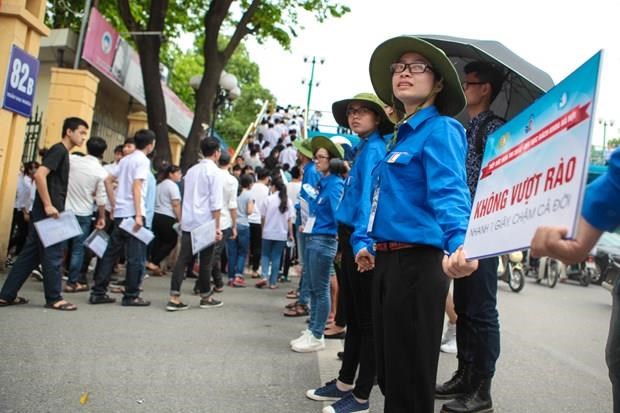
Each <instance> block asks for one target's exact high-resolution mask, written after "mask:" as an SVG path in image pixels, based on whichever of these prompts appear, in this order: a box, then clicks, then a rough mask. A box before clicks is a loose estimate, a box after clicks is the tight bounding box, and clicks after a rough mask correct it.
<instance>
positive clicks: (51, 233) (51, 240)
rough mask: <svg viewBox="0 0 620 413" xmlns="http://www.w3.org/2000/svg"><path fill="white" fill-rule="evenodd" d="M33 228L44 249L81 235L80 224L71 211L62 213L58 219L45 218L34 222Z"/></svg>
mask: <svg viewBox="0 0 620 413" xmlns="http://www.w3.org/2000/svg"><path fill="white" fill-rule="evenodd" d="M34 227H35V229H36V230H37V233H38V234H39V239H40V240H41V243H42V244H43V246H44V247H45V248H47V247H49V246H50V245H55V244H58V243H59V242H62V241H66V240H68V239H71V238H73V237H77V236H78V235H82V229H81V228H80V224H79V223H78V222H77V219H75V214H73V212H71V211H65V212H62V213H61V214H60V215H59V217H58V218H45V219H42V220H41V221H38V222H35V223H34Z"/></svg>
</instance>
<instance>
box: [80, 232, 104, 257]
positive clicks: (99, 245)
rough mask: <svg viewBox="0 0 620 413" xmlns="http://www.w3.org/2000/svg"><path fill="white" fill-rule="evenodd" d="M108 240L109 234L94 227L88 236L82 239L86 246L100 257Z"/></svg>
mask: <svg viewBox="0 0 620 413" xmlns="http://www.w3.org/2000/svg"><path fill="white" fill-rule="evenodd" d="M108 242H110V236H109V235H108V234H107V233H106V232H105V231H101V230H100V229H96V230H94V231H93V232H91V233H90V235H89V236H88V238H86V240H85V241H84V245H86V246H87V247H88V249H90V250H91V251H92V252H93V253H94V254H95V255H96V256H97V257H99V258H102V257H103V253H104V252H105V250H106V249H107V248H108Z"/></svg>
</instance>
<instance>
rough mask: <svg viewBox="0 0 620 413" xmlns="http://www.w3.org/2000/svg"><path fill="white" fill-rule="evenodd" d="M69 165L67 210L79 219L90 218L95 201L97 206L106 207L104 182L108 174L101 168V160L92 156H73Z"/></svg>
mask: <svg viewBox="0 0 620 413" xmlns="http://www.w3.org/2000/svg"><path fill="white" fill-rule="evenodd" d="M69 165H70V167H69V184H68V185H67V199H66V201H65V209H66V210H68V211H73V213H74V214H75V215H77V216H79V217H87V216H90V215H92V214H93V201H95V202H96V204H97V206H104V205H105V202H106V196H105V186H104V183H103V182H104V181H105V179H106V178H107V177H108V172H107V171H106V170H105V169H104V168H103V166H101V162H100V161H99V159H97V158H95V157H94V156H91V155H86V156H79V155H71V156H69ZM93 194H95V196H94V197H93Z"/></svg>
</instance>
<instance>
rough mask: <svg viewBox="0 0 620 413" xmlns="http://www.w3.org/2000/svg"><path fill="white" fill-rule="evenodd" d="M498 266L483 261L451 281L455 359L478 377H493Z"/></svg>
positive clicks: (496, 346) (491, 260)
mask: <svg viewBox="0 0 620 413" xmlns="http://www.w3.org/2000/svg"><path fill="white" fill-rule="evenodd" d="M497 264H498V259H497V257H493V258H485V259H483V260H480V261H479V265H478V269H477V270H476V271H474V273H473V274H472V275H470V276H469V277H463V278H459V279H456V280H454V310H455V311H456V314H457V315H458V318H457V321H456V342H457V347H458V355H457V357H458V359H459V363H461V364H472V368H473V371H474V373H476V374H477V375H478V376H479V377H481V378H491V377H493V375H494V373H495V362H496V361H497V359H498V358H499V351H500V341H499V320H498V317H499V316H498V313H497Z"/></svg>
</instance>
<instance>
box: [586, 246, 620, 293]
mask: <svg viewBox="0 0 620 413" xmlns="http://www.w3.org/2000/svg"><path fill="white" fill-rule="evenodd" d="M594 261H595V264H596V266H597V267H598V269H599V270H600V275H599V276H598V277H597V278H596V279H595V280H594V281H592V282H593V283H595V284H599V285H600V284H603V283H605V284H607V287H608V288H611V289H613V287H614V285H616V282H617V281H618V278H620V264H618V263H617V262H616V260H614V258H613V256H612V255H611V254H609V253H606V252H602V251H597V252H596V255H595V256H594Z"/></svg>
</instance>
